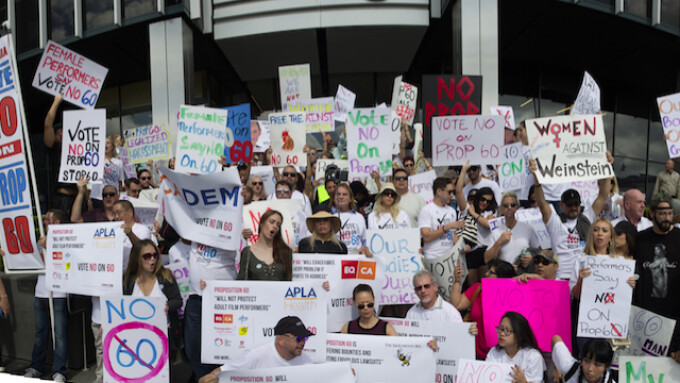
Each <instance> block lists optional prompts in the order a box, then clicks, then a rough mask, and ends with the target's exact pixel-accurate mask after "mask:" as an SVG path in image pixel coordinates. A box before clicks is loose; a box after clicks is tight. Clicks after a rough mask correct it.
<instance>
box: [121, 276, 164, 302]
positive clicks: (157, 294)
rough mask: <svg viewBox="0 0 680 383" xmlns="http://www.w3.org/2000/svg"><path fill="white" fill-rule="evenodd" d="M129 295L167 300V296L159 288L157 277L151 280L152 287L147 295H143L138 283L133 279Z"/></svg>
mask: <svg viewBox="0 0 680 383" xmlns="http://www.w3.org/2000/svg"><path fill="white" fill-rule="evenodd" d="M130 296H133V297H151V298H163V299H164V300H166V301H167V300H168V297H167V296H165V294H164V293H163V290H161V287H160V285H159V284H158V279H155V280H154V281H153V288H152V289H151V292H150V293H149V295H144V292H142V289H141V288H139V284H138V283H137V281H135V287H133V288H132V294H131V295H130Z"/></svg>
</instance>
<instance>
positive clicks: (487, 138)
mask: <svg viewBox="0 0 680 383" xmlns="http://www.w3.org/2000/svg"><path fill="white" fill-rule="evenodd" d="M504 129H505V127H504V124H503V117H501V116H447V117H434V118H432V166H448V165H464V164H465V163H466V162H468V161H470V164H471V165H486V164H498V163H501V162H503V156H502V153H501V147H502V146H503V140H504V134H505V133H504V131H503V130H504Z"/></svg>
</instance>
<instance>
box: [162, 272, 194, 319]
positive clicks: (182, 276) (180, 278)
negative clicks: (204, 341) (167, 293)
mask: <svg viewBox="0 0 680 383" xmlns="http://www.w3.org/2000/svg"><path fill="white" fill-rule="evenodd" d="M165 268H166V269H169V270H170V271H172V275H173V276H174V277H175V280H176V281H177V287H179V293H180V294H181V295H182V307H180V308H179V309H177V314H178V315H179V318H180V319H182V318H184V307H186V304H187V299H189V295H191V294H190V293H189V292H190V291H191V287H190V286H189V264H188V263H186V261H183V260H182V261H179V262H175V263H171V264H169V265H167V266H165Z"/></svg>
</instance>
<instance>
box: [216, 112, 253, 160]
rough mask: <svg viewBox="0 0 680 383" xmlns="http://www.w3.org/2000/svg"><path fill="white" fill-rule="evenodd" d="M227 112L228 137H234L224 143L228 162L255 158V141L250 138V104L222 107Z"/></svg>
mask: <svg viewBox="0 0 680 383" xmlns="http://www.w3.org/2000/svg"><path fill="white" fill-rule="evenodd" d="M222 109H224V110H226V111H227V112H229V113H228V114H227V137H230V136H232V137H233V138H234V139H233V140H231V141H230V140H229V139H227V141H226V142H225V144H224V153H223V154H224V157H225V158H226V163H228V164H230V163H232V162H246V163H249V162H250V161H252V159H253V143H252V141H251V138H250V129H251V125H250V104H249V103H245V104H241V105H234V106H228V107H226V108H222Z"/></svg>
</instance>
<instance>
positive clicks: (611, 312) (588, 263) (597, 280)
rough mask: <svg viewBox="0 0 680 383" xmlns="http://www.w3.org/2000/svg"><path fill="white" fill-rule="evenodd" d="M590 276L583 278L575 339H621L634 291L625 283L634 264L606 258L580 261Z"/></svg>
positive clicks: (583, 257) (630, 274)
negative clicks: (587, 269)
mask: <svg viewBox="0 0 680 383" xmlns="http://www.w3.org/2000/svg"><path fill="white" fill-rule="evenodd" d="M581 264H584V265H585V267H590V270H591V271H592V275H590V276H588V277H585V278H583V287H582V288H581V303H580V305H579V309H578V328H577V330H576V336H583V337H590V338H616V339H623V338H626V337H627V336H628V322H629V319H630V302H631V300H632V299H633V289H632V288H631V287H630V286H629V285H628V283H627V282H626V281H627V280H628V278H630V277H632V276H633V274H634V273H635V261H633V260H628V259H619V258H612V257H610V256H607V255H598V256H590V255H585V256H582V257H581Z"/></svg>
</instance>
